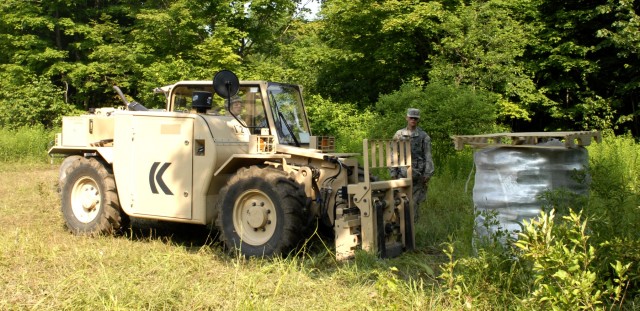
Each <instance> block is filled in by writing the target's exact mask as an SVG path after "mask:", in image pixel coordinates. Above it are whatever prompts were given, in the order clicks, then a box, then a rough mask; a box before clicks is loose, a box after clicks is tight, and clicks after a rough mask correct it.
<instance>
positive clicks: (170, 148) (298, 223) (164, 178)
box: [49, 71, 415, 259]
mask: <svg viewBox="0 0 640 311" xmlns="http://www.w3.org/2000/svg"><path fill="white" fill-rule="evenodd" d="M114 89H116V91H117V92H118V94H119V95H120V98H121V99H122V101H123V102H124V103H125V107H124V108H98V109H95V110H94V111H92V112H91V113H90V114H86V115H82V116H71V117H64V118H63V126H62V133H59V134H57V136H56V143H55V146H53V147H52V148H51V149H50V150H49V154H51V155H62V156H64V157H65V159H64V160H63V162H62V164H61V167H60V180H59V183H60V185H59V186H60V191H61V201H62V214H63V216H64V219H65V221H66V226H67V228H68V229H69V230H70V231H71V232H73V233H75V234H85V235H96V234H112V233H115V232H117V231H119V230H121V229H123V228H124V227H125V226H127V225H128V222H129V217H135V218H142V219H155V220H163V221H173V222H182V223H191V224H202V225H208V226H212V227H214V228H215V229H216V230H217V231H218V232H219V235H220V238H221V241H222V242H223V243H224V245H225V246H226V247H227V248H228V249H230V250H234V251H239V252H240V254H242V255H244V256H264V257H271V256H274V255H279V254H283V255H286V254H287V252H289V251H290V250H292V249H293V248H294V247H295V246H296V245H297V244H298V242H300V241H301V240H302V239H303V238H304V237H305V233H307V232H309V229H313V228H315V226H316V224H317V223H319V224H321V225H323V226H328V227H329V228H331V229H332V230H333V232H334V236H335V254H336V257H337V258H338V259H345V258H350V257H352V256H353V255H354V251H355V250H357V249H363V250H366V251H369V252H373V253H376V254H378V255H379V256H381V257H393V256H397V255H399V254H400V253H402V252H403V251H405V250H410V249H413V248H414V247H415V242H414V229H413V209H412V208H410V206H411V202H412V201H411V193H412V192H411V177H410V176H411V173H410V172H409V174H408V176H409V178H400V179H394V180H386V181H375V178H372V177H371V176H372V174H371V172H370V171H371V169H374V168H375V169H384V168H388V167H393V166H406V167H408V169H409V170H410V169H411V167H410V164H411V152H410V150H409V144H406V143H405V142H398V141H384V140H383V141H368V140H364V141H363V148H364V149H363V150H364V152H363V154H362V158H363V162H364V163H363V164H362V165H359V164H358V158H357V157H358V156H360V154H355V153H332V151H333V144H334V140H333V138H332V137H326V136H312V135H311V129H310V127H309V120H308V118H307V113H306V110H305V107H304V105H303V100H302V96H301V89H300V87H299V86H297V85H290V84H281V83H273V82H265V81H242V82H241V81H239V80H238V78H237V77H236V75H235V74H233V73H232V72H230V71H220V72H218V73H217V74H216V75H215V77H214V79H213V81H181V82H178V83H175V84H173V85H169V86H165V87H161V88H157V89H156V92H158V93H162V94H164V95H165V97H166V103H167V104H166V109H161V110H160V109H158V110H153V109H147V108H145V107H144V106H142V105H140V104H138V103H136V102H129V101H127V99H126V97H125V96H124V95H123V94H122V92H121V91H120V89H119V88H117V87H115V86H114Z"/></svg>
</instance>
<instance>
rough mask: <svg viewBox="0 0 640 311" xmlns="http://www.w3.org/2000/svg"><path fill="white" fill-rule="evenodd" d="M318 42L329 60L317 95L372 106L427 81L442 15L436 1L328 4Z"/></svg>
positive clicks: (367, 0)
mask: <svg viewBox="0 0 640 311" xmlns="http://www.w3.org/2000/svg"><path fill="white" fill-rule="evenodd" d="M321 13H322V16H323V19H322V21H321V22H322V23H323V27H322V30H321V32H320V38H321V39H322V40H323V41H324V42H325V43H326V44H327V46H328V48H329V50H328V51H330V54H329V55H328V58H327V59H325V60H324V61H323V64H322V67H321V70H320V72H319V76H318V79H317V80H318V81H317V89H318V91H319V92H321V93H323V94H326V95H328V96H330V97H331V98H334V99H336V100H338V101H347V102H360V103H373V102H375V101H376V100H377V98H378V95H379V94H380V93H389V92H392V91H393V90H397V89H398V88H399V87H400V85H402V84H403V81H409V80H413V79H414V78H418V79H422V80H425V79H426V77H427V73H428V66H427V64H426V62H427V60H428V57H429V55H430V54H431V53H432V51H433V46H432V42H434V41H436V40H435V39H436V37H437V30H438V28H437V24H438V23H439V20H440V19H441V18H442V16H443V14H444V9H443V6H442V4H441V3H440V2H438V1H429V2H420V1H413V0H356V1H325V2H324V6H323V9H322V11H321Z"/></svg>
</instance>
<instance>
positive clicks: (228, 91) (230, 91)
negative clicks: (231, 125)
mask: <svg viewBox="0 0 640 311" xmlns="http://www.w3.org/2000/svg"><path fill="white" fill-rule="evenodd" d="M239 89H240V81H239V80H238V76H236V74H235V73H233V72H231V71H229V70H220V71H218V72H217V73H216V74H215V75H214V76H213V90H214V91H215V92H216V94H218V95H219V96H220V97H222V98H226V99H227V103H230V102H231V97H233V96H235V95H236V94H238V90H239ZM228 108H229V107H227V109H228Z"/></svg>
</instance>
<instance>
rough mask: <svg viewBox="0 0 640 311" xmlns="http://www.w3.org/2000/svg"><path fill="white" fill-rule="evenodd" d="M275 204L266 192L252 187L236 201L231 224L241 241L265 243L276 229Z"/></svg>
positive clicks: (252, 243)
mask: <svg viewBox="0 0 640 311" xmlns="http://www.w3.org/2000/svg"><path fill="white" fill-rule="evenodd" d="M274 211H275V205H274V204H273V202H272V201H271V199H270V198H269V196H268V195H267V194H265V193H264V192H262V191H260V190H256V189H252V190H249V191H245V192H244V193H242V194H241V195H240V196H239V198H238V199H237V201H236V204H235V207H234V212H233V224H234V227H235V228H236V231H237V232H238V233H239V234H240V237H241V239H242V241H243V242H245V243H248V244H250V245H263V244H264V243H267V242H268V241H269V240H270V239H271V237H272V236H273V234H274V233H275V230H276V222H277V219H276V217H275V213H274Z"/></svg>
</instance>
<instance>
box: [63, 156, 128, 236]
mask: <svg viewBox="0 0 640 311" xmlns="http://www.w3.org/2000/svg"><path fill="white" fill-rule="evenodd" d="M63 174H64V182H63V183H62V192H61V196H62V215H63V217H64V219H65V222H66V226H67V228H68V229H69V231H71V232H73V233H75V234H86V235H99V234H113V233H115V232H117V231H119V230H120V229H121V228H122V227H124V226H125V225H126V224H127V223H128V217H127V216H126V214H124V212H122V209H121V208H120V201H119V200H118V193H117V191H116V184H115V180H114V178H113V174H112V173H111V172H110V171H109V170H108V168H107V167H106V166H105V165H104V164H102V163H101V162H100V161H98V160H96V159H94V158H89V159H86V158H80V159H75V160H74V161H72V162H71V163H70V164H69V165H68V166H67V167H66V169H65V171H64V173H63ZM61 175H62V173H61Z"/></svg>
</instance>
